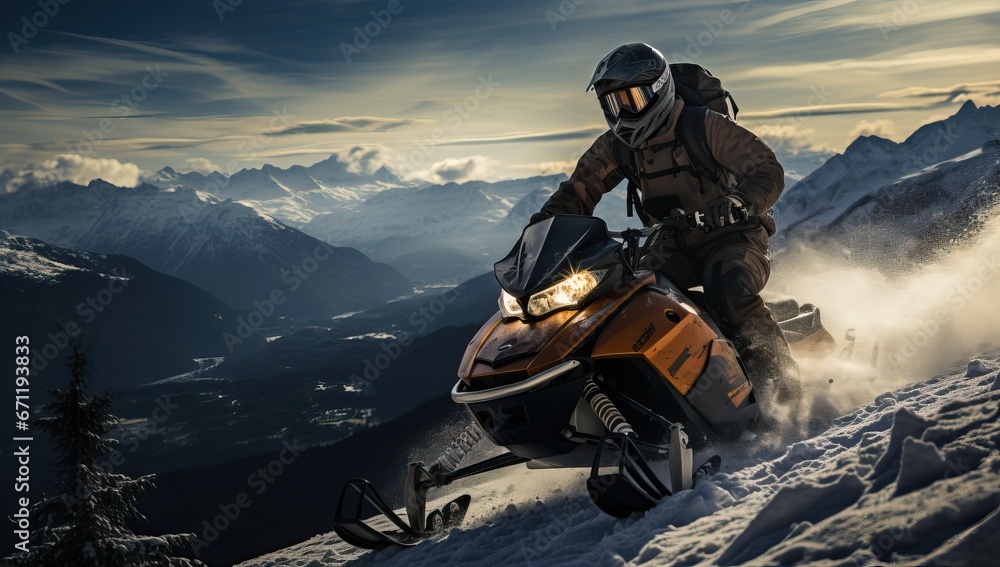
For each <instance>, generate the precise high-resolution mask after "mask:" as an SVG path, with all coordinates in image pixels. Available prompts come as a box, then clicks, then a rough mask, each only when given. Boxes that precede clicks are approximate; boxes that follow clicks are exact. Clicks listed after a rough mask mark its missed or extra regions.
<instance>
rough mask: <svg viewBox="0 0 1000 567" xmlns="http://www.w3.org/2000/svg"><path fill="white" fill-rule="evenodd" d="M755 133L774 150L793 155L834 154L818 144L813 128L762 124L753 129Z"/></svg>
mask: <svg viewBox="0 0 1000 567" xmlns="http://www.w3.org/2000/svg"><path fill="white" fill-rule="evenodd" d="M752 130H753V133H754V134H756V135H757V136H758V137H759V138H760V139H762V140H764V141H765V142H767V144H768V145H769V146H771V147H772V148H774V149H776V150H777V149H781V150H783V151H784V152H785V153H789V154H792V155H795V154H798V153H800V152H803V151H808V152H832V151H833V150H831V149H829V148H827V147H824V146H823V145H821V144H819V143H818V142H816V139H815V136H816V131H815V130H813V129H812V128H801V127H798V126H794V125H791V124H777V125H772V124H762V125H760V126H754V127H753V129H752Z"/></svg>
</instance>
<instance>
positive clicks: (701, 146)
mask: <svg viewBox="0 0 1000 567" xmlns="http://www.w3.org/2000/svg"><path fill="white" fill-rule="evenodd" d="M709 112H710V109H709V108H708V107H707V106H685V107H684V109H683V110H681V118H680V124H679V126H680V128H679V129H678V132H677V136H678V137H679V138H680V140H681V143H682V144H684V151H686V152H687V155H688V158H690V159H691V165H692V166H693V167H694V170H695V172H696V173H695V175H699V176H700V175H704V176H706V177H708V178H709V179H710V180H711V181H712V183H715V184H716V185H717V186H719V187H723V188H725V187H726V184H725V183H724V182H723V181H722V179H723V174H722V170H721V168H720V167H719V164H718V163H716V161H715V158H714V157H712V150H711V148H709V147H708V134H707V133H706V131H705V121H706V120H707V119H708V113H709Z"/></svg>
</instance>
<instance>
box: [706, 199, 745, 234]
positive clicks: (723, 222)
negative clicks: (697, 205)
mask: <svg viewBox="0 0 1000 567" xmlns="http://www.w3.org/2000/svg"><path fill="white" fill-rule="evenodd" d="M747 216H748V211H747V201H746V198H745V197H743V195H740V194H739V193H729V194H728V195H726V196H725V197H720V198H718V199H712V200H710V201H709V202H707V203H705V224H706V225H708V226H710V227H712V228H722V227H724V226H729V225H732V224H736V223H738V222H740V221H743V220H746V219H747Z"/></svg>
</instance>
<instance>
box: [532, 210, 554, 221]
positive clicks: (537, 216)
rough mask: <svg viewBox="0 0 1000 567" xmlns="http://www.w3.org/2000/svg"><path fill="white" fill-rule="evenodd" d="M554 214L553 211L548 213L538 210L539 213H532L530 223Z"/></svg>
mask: <svg viewBox="0 0 1000 567" xmlns="http://www.w3.org/2000/svg"><path fill="white" fill-rule="evenodd" d="M551 216H552V213H547V212H545V211H538V212H537V213H535V214H533V215H531V219H530V220H528V224H535V223H536V222H538V221H542V220H545V219H547V218H549V217H551Z"/></svg>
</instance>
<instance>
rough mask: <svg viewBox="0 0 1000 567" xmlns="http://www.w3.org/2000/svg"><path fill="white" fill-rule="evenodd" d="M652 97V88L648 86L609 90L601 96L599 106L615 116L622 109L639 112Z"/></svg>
mask: <svg viewBox="0 0 1000 567" xmlns="http://www.w3.org/2000/svg"><path fill="white" fill-rule="evenodd" d="M652 98H653V89H651V88H650V87H648V86H641V87H629V88H627V89H621V90H618V91H614V92H610V93H607V94H605V95H604V96H602V97H601V106H603V107H604V111H605V112H607V113H608V114H610V115H612V116H615V117H617V116H618V115H619V114H621V112H622V111H623V110H627V111H629V112H631V113H638V112H641V111H642V109H644V108H646V105H648V104H649V101H650V100H652Z"/></svg>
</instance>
